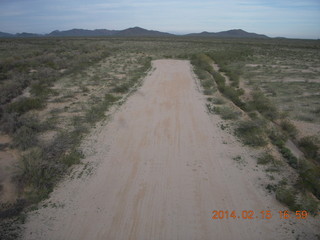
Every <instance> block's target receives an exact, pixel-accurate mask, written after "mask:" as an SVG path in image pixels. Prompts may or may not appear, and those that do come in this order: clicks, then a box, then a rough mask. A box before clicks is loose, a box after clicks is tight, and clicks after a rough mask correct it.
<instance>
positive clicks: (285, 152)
mask: <svg viewBox="0 0 320 240" xmlns="http://www.w3.org/2000/svg"><path fill="white" fill-rule="evenodd" d="M278 148H279V151H280V153H281V154H282V156H283V157H284V158H285V159H286V161H287V163H288V164H289V165H290V166H291V167H293V168H298V158H296V156H294V155H293V154H292V152H291V151H290V149H288V148H287V147H285V146H281V147H278Z"/></svg>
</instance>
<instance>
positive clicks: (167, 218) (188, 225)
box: [24, 60, 319, 240]
mask: <svg viewBox="0 0 320 240" xmlns="http://www.w3.org/2000/svg"><path fill="white" fill-rule="evenodd" d="M153 67H154V68H155V70H154V71H153V72H152V73H151V74H150V75H149V76H148V77H147V78H146V79H145V80H144V83H143V85H142V87H141V88H140V89H138V91H136V93H135V94H133V95H132V96H130V97H129V98H128V100H127V102H126V103H125V104H124V105H122V106H121V107H120V109H119V110H118V111H116V112H115V114H114V115H113V118H112V119H111V120H110V121H109V122H108V123H107V124H104V125H102V126H100V127H97V129H95V130H94V131H93V133H92V135H91V136H90V137H89V138H88V139H87V141H86V142H85V143H84V147H83V148H84V151H85V153H86V159H85V160H84V162H85V165H84V166H85V167H84V166H78V167H76V168H75V169H74V171H73V174H71V177H66V179H65V180H64V181H62V182H61V183H60V184H59V186H58V187H57V188H56V189H55V191H54V192H53V193H52V194H51V197H50V199H48V200H46V201H45V202H44V206H45V207H42V208H40V209H39V210H37V211H34V212H31V213H30V214H29V217H28V220H27V223H26V225H25V227H26V228H25V231H24V239H37V240H38V239H51V240H55V239H56V240H58V239H59V240H61V239H68V240H81V239H83V240H87V239H107V240H108V239H111V240H127V239H132V240H134V239H137V240H144V239H145V240H150V239H159V240H171V239H181V240H187V239H292V238H294V234H297V233H299V234H300V236H301V237H302V238H301V239H305V237H307V238H308V239H313V238H314V235H313V234H314V233H316V231H317V228H318V230H319V224H318V222H317V221H314V219H309V220H298V221H297V220H288V219H286V220H283V219H280V217H279V214H278V211H280V210H284V209H285V207H284V206H282V205H281V204H280V203H278V202H277V201H276V200H275V198H274V197H273V196H272V195H270V194H267V193H266V191H265V190H264V189H263V188H262V187H261V186H260V185H259V184H258V183H257V182H258V179H260V178H262V176H263V175H264V174H265V173H264V172H262V171H259V170H257V169H256V166H255V165H256V164H255V161H256V160H255V159H253V158H252V157H251V155H252V152H251V151H250V149H247V148H244V147H243V146H241V144H240V143H239V142H237V141H236V140H235V139H234V137H233V136H232V135H230V134H228V133H227V132H226V131H223V130H221V128H220V127H219V126H218V123H219V121H221V120H220V119H219V117H218V116H215V115H213V116H209V114H208V113H207V111H206V107H205V100H204V98H203V96H202V94H201V93H200V92H199V91H198V90H197V80H196V79H195V78H194V76H193V73H192V70H191V66H190V63H189V62H188V61H182V60H157V61H154V62H153ZM236 156H240V157H241V159H242V160H241V161H238V162H237V161H235V160H233V159H232V158H235V157H236ZM88 166H90V167H91V168H89V167H88ZM88 169H90V171H88ZM81 171H83V172H84V173H83V174H81ZM214 210H223V211H226V210H228V211H229V212H231V211H232V210H236V211H237V212H236V214H237V217H236V218H235V219H233V218H229V219H212V216H213V214H212V211H214ZM244 210H248V211H250V210H252V211H254V212H255V215H254V219H251V220H249V219H242V217H241V213H242V211H244ZM267 210H269V211H271V213H272V214H273V216H272V218H271V219H261V216H262V215H261V214H260V212H261V211H267ZM238 216H239V217H240V218H238ZM256 217H257V218H256ZM292 232H294V233H292Z"/></svg>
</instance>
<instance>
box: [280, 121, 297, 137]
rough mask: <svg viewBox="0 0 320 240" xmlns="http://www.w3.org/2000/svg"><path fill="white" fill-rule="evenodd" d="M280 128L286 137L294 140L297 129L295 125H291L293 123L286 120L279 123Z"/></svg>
mask: <svg viewBox="0 0 320 240" xmlns="http://www.w3.org/2000/svg"><path fill="white" fill-rule="evenodd" d="M280 126H281V128H282V130H283V131H284V132H285V133H286V134H287V135H288V136H290V137H291V138H296V136H297V134H298V129H297V128H296V126H295V125H293V123H291V122H290V121H289V120H287V119H286V120H282V121H281V123H280Z"/></svg>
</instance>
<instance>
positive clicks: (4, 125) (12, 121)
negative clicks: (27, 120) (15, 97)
mask: <svg viewBox="0 0 320 240" xmlns="http://www.w3.org/2000/svg"><path fill="white" fill-rule="evenodd" d="M19 127H21V124H20V119H19V115H18V114H17V113H15V112H14V113H6V112H5V113H3V116H2V118H1V120H0V130H1V131H2V132H4V133H6V134H13V133H14V132H15V131H16V130H17V129H18V128H19Z"/></svg>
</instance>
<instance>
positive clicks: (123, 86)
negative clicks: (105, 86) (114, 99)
mask: <svg viewBox="0 0 320 240" xmlns="http://www.w3.org/2000/svg"><path fill="white" fill-rule="evenodd" d="M129 89H130V85H129V83H122V84H120V85H118V86H116V87H114V88H113V91H114V92H115V93H126V92H128V91H129Z"/></svg>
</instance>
